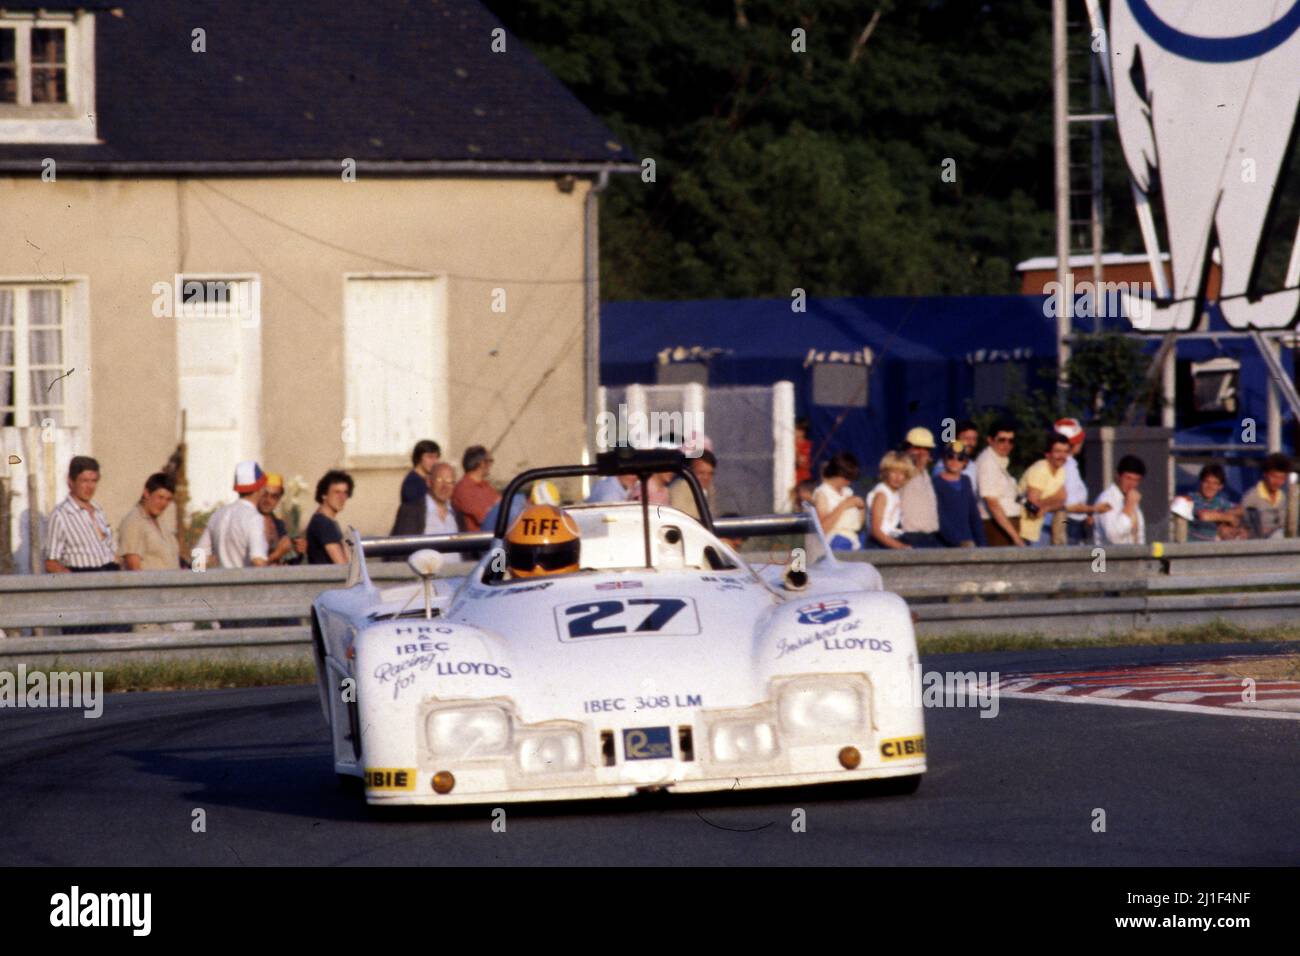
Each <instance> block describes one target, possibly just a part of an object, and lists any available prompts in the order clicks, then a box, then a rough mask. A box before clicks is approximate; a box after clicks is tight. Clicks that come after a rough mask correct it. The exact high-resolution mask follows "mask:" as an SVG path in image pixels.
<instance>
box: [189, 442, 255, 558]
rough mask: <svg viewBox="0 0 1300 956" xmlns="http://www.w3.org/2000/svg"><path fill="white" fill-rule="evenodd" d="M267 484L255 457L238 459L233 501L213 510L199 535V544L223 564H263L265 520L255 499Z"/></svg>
mask: <svg viewBox="0 0 1300 956" xmlns="http://www.w3.org/2000/svg"><path fill="white" fill-rule="evenodd" d="M265 485H266V475H264V474H263V473H262V469H261V467H260V466H259V465H258V464H257V462H255V461H241V462H240V463H239V464H238V465H236V466H235V493H236V494H237V495H239V500H238V501H232V502H231V503H230V504H228V505H224V506H223V507H221V508H218V509H217V510H216V511H215V512H213V514H212V517H211V518H209V519H208V526H207V527H206V528H204V529H203V536H202V537H201V538H199V548H200V549H201V550H202V551H203V552H204V554H206V555H213V556H215V558H216V561H217V564H218V565H220V566H221V567H223V568H248V567H258V568H261V567H265V566H266V552H267V547H266V524H265V522H264V521H263V520H262V513H261V512H260V511H258V510H257V499H258V497H259V496H260V495H261V493H262V488H263V487H265Z"/></svg>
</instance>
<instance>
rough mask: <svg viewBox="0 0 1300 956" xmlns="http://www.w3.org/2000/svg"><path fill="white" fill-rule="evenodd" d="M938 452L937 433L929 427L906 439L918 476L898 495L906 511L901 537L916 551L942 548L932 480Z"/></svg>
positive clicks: (905, 443) (905, 447)
mask: <svg viewBox="0 0 1300 956" xmlns="http://www.w3.org/2000/svg"><path fill="white" fill-rule="evenodd" d="M933 451H934V433H933V432H931V431H930V429H928V428H919V427H918V428H913V429H912V430H911V431H909V432H908V433H907V437H906V438H904V439H903V454H905V455H907V457H908V458H909V459H911V461H912V465H913V467H915V468H916V474H915V475H913V476H912V477H911V478H909V479H908V480H907V483H906V484H905V485H903V487H902V488H901V489H900V490H899V492H898V497H899V501H900V503H901V505H902V511H903V534H902V537H900V538H899V540H900V541H903V542H904V543H906V544H910V545H911V546H912V547H914V548H941V547H943V542H942V541H941V540H940V539H939V501H938V499H937V498H936V497H935V494H934V483H933V482H932V481H930V457H931V454H932V452H933Z"/></svg>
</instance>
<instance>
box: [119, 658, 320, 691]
mask: <svg viewBox="0 0 1300 956" xmlns="http://www.w3.org/2000/svg"><path fill="white" fill-rule="evenodd" d="M103 671H104V690H106V691H110V692H117V691H137V690H215V689H218V688H222V687H278V686H282V685H287V684H310V683H312V682H314V681H315V680H316V667H315V665H314V664H312V662H311V661H309V660H304V661H255V660H230V661H219V660H218V661H201V660H183V661H156V662H155V661H146V662H141V663H139V664H119V665H113V666H109V667H105V668H103Z"/></svg>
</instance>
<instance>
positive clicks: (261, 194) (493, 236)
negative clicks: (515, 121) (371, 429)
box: [0, 175, 588, 534]
mask: <svg viewBox="0 0 1300 956" xmlns="http://www.w3.org/2000/svg"><path fill="white" fill-rule="evenodd" d="M587 188H588V184H587V183H584V182H580V183H579V184H578V186H577V188H575V189H574V190H573V191H572V192H570V193H568V194H565V193H562V192H560V191H559V190H558V189H557V188H556V186H555V183H554V181H553V180H550V179H532V180H504V179H452V178H440V179H429V178H426V179H392V178H366V177H365V176H362V177H360V178H359V179H358V180H357V181H356V182H343V181H342V179H341V178H340V179H335V180H331V179H323V178H312V179H309V178H265V179H245V178H229V179H211V180H196V179H188V180H176V179H144V180H122V179H109V180H97V179H77V178H70V177H67V176H63V175H61V176H60V177H59V178H58V180H57V181H56V182H41V181H40V179H39V177H38V176H33V177H30V178H14V177H0V280H2V279H5V278H19V277H21V278H26V279H30V278H34V277H39V276H45V277H48V278H50V279H57V278H59V277H61V276H65V275H66V276H77V277H82V278H84V279H85V280H86V283H85V285H86V289H87V291H88V302H89V322H90V362H89V366H88V367H86V368H79V369H78V370H77V372H76V373H75V374H78V375H82V374H84V375H85V376H87V378H88V380H89V391H90V394H91V397H92V401H93V408H92V413H91V416H92V420H91V423H90V424H91V446H92V447H91V449H89V450H93V453H94V454H95V455H96V456H97V457H98V458H99V459H100V462H101V465H102V467H103V469H104V474H103V480H102V481H101V484H100V493H99V497H98V500H99V501H100V502H101V503H102V504H103V506H104V507H105V509H106V510H107V511H108V515H109V518H110V520H112V521H113V522H114V524H116V523H117V521H118V520H119V519H120V518H121V516H122V515H123V514H124V513H125V512H126V510H127V509H128V508H129V507H130V506H131V505H132V504H133V503H134V501H135V500H136V497H137V496H138V494H139V489H140V486H141V484H142V482H143V480H144V478H145V477H146V476H147V475H148V474H149V473H150V472H152V471H154V470H156V469H157V468H159V467H160V466H161V465H162V464H163V463H164V462H165V460H166V459H167V456H168V455H169V454H170V452H171V450H172V449H173V448H174V446H175V444H176V439H177V429H178V413H177V409H176V402H177V367H176V365H177V360H176V337H175V320H173V319H159V318H155V317H154V316H153V314H152V312H151V306H152V304H153V300H154V293H153V291H152V289H153V286H154V284H155V283H157V282H171V281H172V277H173V275H174V274H175V273H218V274H223V273H229V274H246V273H252V274H255V275H257V276H258V277H259V278H260V280H261V349H262V397H263V402H262V409H261V415H260V428H261V438H262V455H261V460H262V462H263V465H264V467H266V468H268V469H273V470H278V471H283V472H285V473H287V474H290V475H292V474H301V475H303V476H304V477H306V478H307V479H308V480H309V481H311V482H312V483H314V482H315V479H316V478H317V477H319V476H320V475H321V474H322V473H323V472H324V471H325V470H326V469H328V468H331V467H348V466H349V460H348V456H347V449H346V448H345V447H344V445H343V437H342V428H341V421H342V418H343V414H344V411H343V402H344V396H343V296H344V283H343V277H344V275H345V274H347V273H367V272H370V273H394V272H404V271H408V270H413V271H418V272H428V273H437V274H445V275H447V276H448V283H449V285H448V299H449V302H448V308H449V327H450V343H449V353H448V354H449V359H450V362H449V366H450V378H451V383H452V384H451V409H450V421H451V428H450V434H448V435H439V434H434V435H430V436H429V437H432V438H434V439H436V440H437V441H438V442H439V443H440V444H441V445H442V446H443V449H444V457H445V458H446V457H450V458H452V459H453V460H454V461H455V462H456V464H457V465H459V460H460V455H461V452H462V451H463V450H464V448H465V447H466V446H468V445H470V444H474V443H481V444H485V445H488V446H493V445H495V446H496V448H495V458H496V466H495V469H494V472H493V478H494V479H495V480H498V481H503V480H505V479H506V478H508V477H509V476H510V475H511V474H513V473H514V472H515V471H517V470H519V469H521V468H524V467H526V466H530V465H539V464H553V463H561V462H566V461H571V460H577V459H578V457H579V456H580V454H581V450H582V443H583V434H584V428H583V421H582V413H583V400H582V387H583V383H582V367H583V366H582V357H583V321H582V304H583V286H582V274H583V272H582V267H583V198H584V196H585V194H586V190H587ZM304 234H305V235H304ZM525 280H545V281H543V282H541V283H535V282H528V281H525ZM496 287H501V288H504V289H505V290H506V297H507V300H506V301H507V311H506V312H505V313H504V314H501V313H497V312H493V311H492V308H491V305H492V290H493V289H494V288H496ZM548 372H549V374H548ZM394 452H395V453H397V454H399V455H401V456H403V458H405V456H406V455H407V454H408V453H409V449H407V448H402V449H394ZM233 464H234V463H233V462H232V463H231V465H232V468H233ZM349 470H350V471H351V472H352V474H353V476H354V478H355V479H356V480H357V491H356V495H355V496H354V498H353V501H352V503H351V504H350V505H349V507H348V509H347V510H346V511H345V512H344V516H343V517H344V519H345V521H344V523H345V524H349V523H350V524H355V525H356V526H357V527H358V528H360V529H361V531H362V532H363V533H365V534H375V533H386V532H387V531H388V529H389V524H390V523H391V521H392V518H393V514H394V512H395V510H396V507H397V498H398V486H399V484H400V481H401V478H402V476H403V474H404V473H405V470H406V468H405V467H392V468H367V469H362V468H355V467H351V468H350V469H349ZM314 507H315V505H314V503H311V504H310V508H314ZM310 508H309V509H308V513H309V512H310Z"/></svg>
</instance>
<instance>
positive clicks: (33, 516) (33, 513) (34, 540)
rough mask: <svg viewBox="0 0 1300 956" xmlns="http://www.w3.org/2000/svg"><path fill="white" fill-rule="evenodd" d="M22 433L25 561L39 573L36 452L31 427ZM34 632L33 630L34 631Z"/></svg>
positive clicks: (38, 511)
mask: <svg viewBox="0 0 1300 956" xmlns="http://www.w3.org/2000/svg"><path fill="white" fill-rule="evenodd" d="M21 431H22V433H23V458H25V459H26V460H27V541H28V548H27V563H28V564H29V565H30V566H31V571H32V574H40V573H41V571H43V570H44V569H45V562H44V560H42V553H43V549H42V548H41V510H40V505H39V504H38V500H37V481H36V452H35V451H34V450H33V449H34V448H35V443H34V442H33V441H32V429H31V426H30V425H28V426H26V427H24V428H23V429H21ZM34 633H35V632H34Z"/></svg>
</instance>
